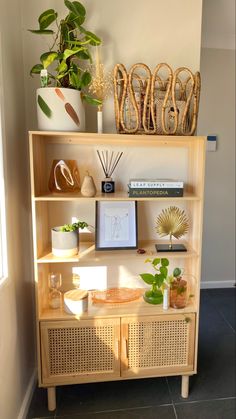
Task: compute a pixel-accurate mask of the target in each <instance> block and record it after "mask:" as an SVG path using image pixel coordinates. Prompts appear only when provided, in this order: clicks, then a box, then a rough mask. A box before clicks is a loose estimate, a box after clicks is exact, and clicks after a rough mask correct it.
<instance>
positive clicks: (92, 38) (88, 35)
mask: <svg viewBox="0 0 236 419" xmlns="http://www.w3.org/2000/svg"><path fill="white" fill-rule="evenodd" d="M85 35H86V39H88V40H89V41H90V45H93V46H96V45H100V44H101V42H102V41H101V39H100V38H98V36H97V35H95V34H94V33H93V32H89V31H86V32H85Z"/></svg>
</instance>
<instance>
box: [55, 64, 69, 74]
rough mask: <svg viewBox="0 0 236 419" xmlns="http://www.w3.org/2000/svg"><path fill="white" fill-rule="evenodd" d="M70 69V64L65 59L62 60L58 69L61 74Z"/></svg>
mask: <svg viewBox="0 0 236 419" xmlns="http://www.w3.org/2000/svg"><path fill="white" fill-rule="evenodd" d="M67 69H68V65H67V64H66V62H65V61H61V63H60V64H59V66H58V68H57V71H58V73H59V74H61V73H65V72H66V71H67Z"/></svg>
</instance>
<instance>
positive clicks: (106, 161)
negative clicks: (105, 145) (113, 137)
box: [97, 150, 123, 178]
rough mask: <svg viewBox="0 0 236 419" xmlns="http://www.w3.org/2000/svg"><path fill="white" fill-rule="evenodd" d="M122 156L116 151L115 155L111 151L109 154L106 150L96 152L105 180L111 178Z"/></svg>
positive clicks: (121, 152) (120, 152)
mask: <svg viewBox="0 0 236 419" xmlns="http://www.w3.org/2000/svg"><path fill="white" fill-rule="evenodd" d="M122 154H123V151H118V152H117V153H114V151H112V152H111V153H109V151H108V150H102V151H99V150H97V155H98V158H99V160H100V163H101V166H102V170H103V172H104V175H105V177H106V178H111V177H112V174H113V173H114V171H115V169H116V167H117V165H118V163H119V161H120V159H121V156H122Z"/></svg>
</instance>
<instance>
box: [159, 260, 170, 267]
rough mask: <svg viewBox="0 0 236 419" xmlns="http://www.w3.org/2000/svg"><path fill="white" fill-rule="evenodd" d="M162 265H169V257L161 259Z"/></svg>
mask: <svg viewBox="0 0 236 419" xmlns="http://www.w3.org/2000/svg"><path fill="white" fill-rule="evenodd" d="M161 265H162V266H169V261H168V259H166V258H162V259H161Z"/></svg>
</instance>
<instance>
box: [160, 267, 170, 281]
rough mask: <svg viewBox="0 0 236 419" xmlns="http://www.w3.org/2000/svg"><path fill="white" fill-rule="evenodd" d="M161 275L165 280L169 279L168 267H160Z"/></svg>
mask: <svg viewBox="0 0 236 419" xmlns="http://www.w3.org/2000/svg"><path fill="white" fill-rule="evenodd" d="M160 273H161V274H162V275H164V278H166V277H167V275H168V269H167V267H166V266H161V267H160Z"/></svg>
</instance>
